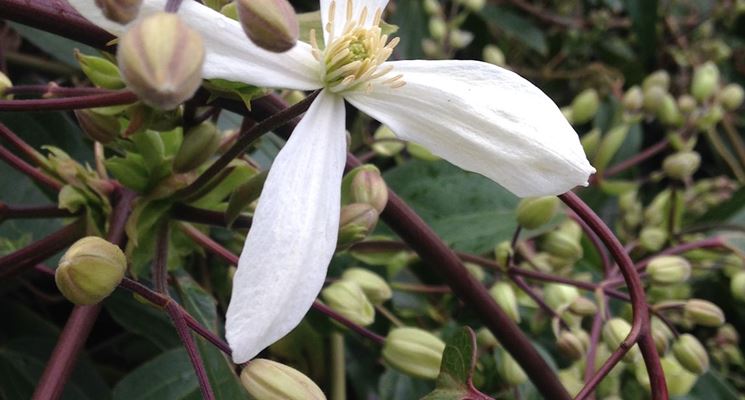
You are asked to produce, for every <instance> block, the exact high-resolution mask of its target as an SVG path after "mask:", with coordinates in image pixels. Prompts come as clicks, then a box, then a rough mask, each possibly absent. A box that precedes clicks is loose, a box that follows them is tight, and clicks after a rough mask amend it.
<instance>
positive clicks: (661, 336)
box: [652, 316, 673, 354]
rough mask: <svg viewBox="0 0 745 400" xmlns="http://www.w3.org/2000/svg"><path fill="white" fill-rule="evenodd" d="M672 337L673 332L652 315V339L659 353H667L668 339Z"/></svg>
mask: <svg viewBox="0 0 745 400" xmlns="http://www.w3.org/2000/svg"><path fill="white" fill-rule="evenodd" d="M672 338H673V332H672V331H671V330H670V328H669V327H668V326H667V325H665V323H664V322H662V321H661V320H660V319H659V318H657V317H654V316H653V317H652V339H654V345H655V347H656V348H657V352H658V353H659V354H665V353H667V349H668V346H669V345H670V339H672Z"/></svg>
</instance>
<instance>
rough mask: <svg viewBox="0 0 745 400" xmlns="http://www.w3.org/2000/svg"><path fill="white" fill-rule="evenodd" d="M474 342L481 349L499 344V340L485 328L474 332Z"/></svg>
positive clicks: (491, 347)
mask: <svg viewBox="0 0 745 400" xmlns="http://www.w3.org/2000/svg"><path fill="white" fill-rule="evenodd" d="M476 343H477V344H478V346H479V347H480V348H482V349H493V348H495V347H497V346H499V341H498V340H497V338H496V337H494V334H493V333H492V332H491V331H490V330H489V329H487V328H481V329H479V331H478V332H476Z"/></svg>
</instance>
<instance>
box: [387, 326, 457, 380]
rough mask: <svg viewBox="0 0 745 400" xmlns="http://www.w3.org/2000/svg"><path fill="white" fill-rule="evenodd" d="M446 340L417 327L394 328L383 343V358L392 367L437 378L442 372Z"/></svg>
mask: <svg viewBox="0 0 745 400" xmlns="http://www.w3.org/2000/svg"><path fill="white" fill-rule="evenodd" d="M443 351H445V342H443V341H442V340H440V338H438V337H437V336H435V335H433V334H431V333H429V332H427V331H425V330H422V329H417V328H394V329H392V330H391V331H390V333H388V337H386V338H385V343H384V344H383V359H384V360H385V361H386V363H387V364H388V365H390V366H391V367H393V368H395V369H397V370H399V371H401V372H403V373H405V374H407V375H411V376H414V377H417V378H423V379H435V378H437V375H439V373H440V364H441V363H442V352H443Z"/></svg>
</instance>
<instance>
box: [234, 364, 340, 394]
mask: <svg viewBox="0 0 745 400" xmlns="http://www.w3.org/2000/svg"><path fill="white" fill-rule="evenodd" d="M241 383H242V384H243V387H244V388H246V391H247V392H248V393H249V394H250V395H251V396H252V397H253V398H254V399H256V400H276V399H285V400H326V396H325V395H324V394H323V392H322V391H321V389H320V388H319V387H318V385H316V384H315V383H314V382H313V381H312V380H311V379H310V378H308V377H307V376H305V375H304V374H303V373H302V372H300V371H298V370H296V369H294V368H291V367H288V366H287V365H284V364H280V363H278V362H275V361H271V360H266V359H263V358H256V359H254V360H251V361H250V362H249V363H248V364H247V365H246V367H245V368H243V371H241Z"/></svg>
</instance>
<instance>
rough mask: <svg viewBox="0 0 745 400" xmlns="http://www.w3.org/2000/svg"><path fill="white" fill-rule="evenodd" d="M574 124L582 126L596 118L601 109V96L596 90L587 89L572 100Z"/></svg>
mask: <svg viewBox="0 0 745 400" xmlns="http://www.w3.org/2000/svg"><path fill="white" fill-rule="evenodd" d="M571 107H572V120H571V122H572V123H573V124H577V125H581V124H584V123H586V122H589V121H590V120H591V119H593V118H594V117H595V114H597V112H598V109H599V108H600V96H598V92H597V90H595V89H586V90H584V91H582V92H581V93H580V94H578V95H577V97H575V98H574V100H572V106H571Z"/></svg>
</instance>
